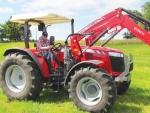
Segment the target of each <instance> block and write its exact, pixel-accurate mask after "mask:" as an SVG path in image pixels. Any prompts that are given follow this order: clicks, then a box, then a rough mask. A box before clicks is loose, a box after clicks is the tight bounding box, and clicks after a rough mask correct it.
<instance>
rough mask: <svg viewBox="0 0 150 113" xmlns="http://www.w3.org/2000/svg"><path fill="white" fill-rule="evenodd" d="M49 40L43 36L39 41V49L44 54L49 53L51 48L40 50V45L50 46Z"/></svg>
mask: <svg viewBox="0 0 150 113" xmlns="http://www.w3.org/2000/svg"><path fill="white" fill-rule="evenodd" d="M49 44H50V43H49V40H48V39H47V40H44V39H43V38H42V37H40V39H39V40H38V41H37V49H38V50H39V51H40V52H42V54H44V53H48V52H49V50H40V47H46V46H49Z"/></svg>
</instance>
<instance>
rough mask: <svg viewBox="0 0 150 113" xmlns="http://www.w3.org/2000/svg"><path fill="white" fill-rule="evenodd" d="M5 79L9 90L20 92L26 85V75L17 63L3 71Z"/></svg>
mask: <svg viewBox="0 0 150 113" xmlns="http://www.w3.org/2000/svg"><path fill="white" fill-rule="evenodd" d="M5 81H6V84H7V86H8V88H9V89H10V90H11V91H13V92H16V93H17V92H21V91H22V90H23V89H24V87H25V85H26V76H25V73H24V71H23V69H22V68H21V67H20V66H18V65H11V66H9V67H8V68H7V70H6V73H5Z"/></svg>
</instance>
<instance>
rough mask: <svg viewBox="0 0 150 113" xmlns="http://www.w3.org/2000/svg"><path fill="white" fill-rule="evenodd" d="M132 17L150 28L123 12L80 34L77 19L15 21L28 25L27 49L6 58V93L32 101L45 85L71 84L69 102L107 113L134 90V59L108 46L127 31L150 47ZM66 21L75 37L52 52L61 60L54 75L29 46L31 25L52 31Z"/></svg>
mask: <svg viewBox="0 0 150 113" xmlns="http://www.w3.org/2000/svg"><path fill="white" fill-rule="evenodd" d="M123 12H125V13H123ZM131 18H133V19H136V20H138V21H140V22H142V23H144V24H146V25H148V26H150V21H148V20H146V19H144V18H142V17H140V16H138V15H135V14H133V13H131V12H129V11H127V10H125V9H123V8H117V9H115V10H114V11H112V12H110V13H108V14H106V15H104V16H103V17H101V18H98V19H97V20H95V21H94V22H92V23H90V24H89V25H87V26H86V27H84V28H83V29H82V30H80V31H79V32H78V33H74V20H73V19H67V18H65V17H62V16H59V15H55V14H48V15H44V14H43V16H37V15H36V16H34V15H30V16H27V15H14V16H12V18H11V19H10V21H12V22H17V23H23V24H24V40H25V46H26V48H24V49H21V48H11V49H8V50H6V51H5V53H4V57H5V58H4V60H3V62H2V63H1V67H0V85H1V88H2V90H3V92H4V94H5V95H6V96H7V97H8V98H9V99H11V100H13V99H18V100H24V99H25V100H30V99H36V98H37V97H38V96H39V94H40V93H41V91H42V88H43V84H44V86H45V85H46V86H54V87H57V89H59V88H61V87H62V86H65V85H69V89H68V91H69V97H70V98H71V99H72V100H73V102H74V104H75V105H76V106H77V107H78V108H79V109H81V110H86V111H89V112H107V111H108V110H109V109H110V108H111V107H112V105H113V104H114V102H115V100H116V97H117V94H123V93H124V92H125V91H126V90H127V89H128V88H129V86H130V83H131V75H130V71H131V70H132V69H133V58H132V55H130V59H128V57H127V56H126V55H125V54H124V53H123V52H122V51H120V50H116V49H112V48H105V47H103V46H104V45H105V44H106V43H107V42H108V41H110V40H111V39H112V38H113V37H114V36H115V35H116V34H117V33H118V32H120V31H121V30H122V29H124V28H127V29H128V30H130V31H131V32H132V33H133V34H134V35H135V36H137V37H138V38H140V39H141V40H142V41H144V42H145V43H146V44H148V45H150V38H149V37H150V33H149V32H148V31H146V30H144V29H143V28H141V27H140V26H138V25H137V24H136V23H135V22H134V21H133V20H132V19H131ZM64 22H71V31H72V32H71V34H70V35H69V36H68V37H67V38H66V40H65V43H64V44H61V43H56V44H54V43H51V45H53V46H52V49H51V51H52V52H53V54H55V56H56V57H55V58H54V59H53V61H52V67H53V69H54V70H52V71H50V67H51V66H50V65H51V64H49V63H47V60H48V59H44V57H43V56H42V54H41V53H40V52H39V51H38V50H37V49H36V48H33V49H31V48H30V47H29V36H28V35H29V33H28V31H29V30H28V29H29V25H32V24H33V25H34V24H38V30H39V31H46V27H47V26H46V25H49V24H56V23H64ZM106 33H107V34H110V36H109V37H108V39H107V40H106V41H105V42H104V43H103V44H102V45H101V46H93V45H94V44H95V43H96V42H97V41H98V40H99V39H100V38H101V37H103V36H104V35H105V34H106ZM69 38H70V45H68V39H69ZM82 39H85V43H86V45H84V46H81V45H80V43H79V42H80V40H82ZM50 42H54V36H51V37H50Z"/></svg>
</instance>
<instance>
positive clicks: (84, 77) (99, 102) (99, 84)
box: [68, 68, 117, 112]
mask: <svg viewBox="0 0 150 113" xmlns="http://www.w3.org/2000/svg"><path fill="white" fill-rule="evenodd" d="M69 84H70V89H69V90H68V91H69V92H70V94H69V97H70V98H72V99H73V102H74V104H75V105H76V106H77V107H78V109H81V110H86V111H89V112H107V111H108V110H109V109H110V108H111V106H112V105H113V104H114V102H115V100H116V96H117V95H116V94H117V90H116V85H115V82H114V80H113V78H112V77H111V76H110V75H109V74H107V73H106V72H104V71H102V70H100V69H99V68H81V69H80V70H78V71H76V73H75V74H74V76H72V77H71V82H70V83H69Z"/></svg>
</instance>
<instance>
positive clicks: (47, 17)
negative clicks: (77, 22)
mask: <svg viewBox="0 0 150 113" xmlns="http://www.w3.org/2000/svg"><path fill="white" fill-rule="evenodd" d="M27 20H36V21H42V22H44V23H45V24H58V23H66V22H71V19H69V18H66V17H64V16H60V15H57V14H54V13H26V14H18V15H12V16H11V17H10V21H11V22H16V23H20V24H24V23H25V21H27ZM29 24H30V25H37V24H38V23H37V22H32V21H31V22H30V23H29Z"/></svg>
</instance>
